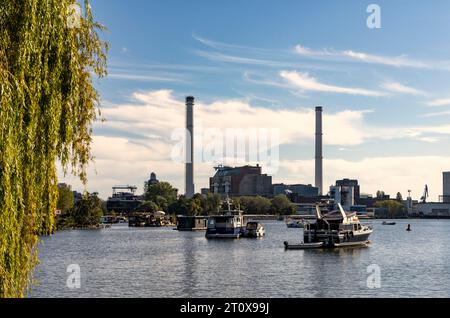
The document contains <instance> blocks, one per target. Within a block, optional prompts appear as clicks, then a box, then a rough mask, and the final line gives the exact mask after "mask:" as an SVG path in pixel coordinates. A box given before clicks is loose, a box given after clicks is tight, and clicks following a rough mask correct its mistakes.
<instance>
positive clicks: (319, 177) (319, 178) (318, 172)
mask: <svg viewBox="0 0 450 318" xmlns="http://www.w3.org/2000/svg"><path fill="white" fill-rule="evenodd" d="M315 168H316V169H315V177H316V180H315V181H316V187H317V188H319V195H322V194H323V155H322V107H321V106H318V107H316V161H315Z"/></svg>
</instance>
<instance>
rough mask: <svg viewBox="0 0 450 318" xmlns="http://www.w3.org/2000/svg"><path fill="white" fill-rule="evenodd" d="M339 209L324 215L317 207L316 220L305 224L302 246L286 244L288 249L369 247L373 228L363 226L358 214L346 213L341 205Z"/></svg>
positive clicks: (317, 206)
mask: <svg viewBox="0 0 450 318" xmlns="http://www.w3.org/2000/svg"><path fill="white" fill-rule="evenodd" d="M337 207H338V209H337V210H334V211H331V212H329V213H327V214H325V215H322V212H321V209H320V206H319V205H316V214H317V215H316V220H315V222H311V223H310V222H307V223H306V224H305V226H304V230H303V242H302V243H300V244H289V243H288V242H284V245H285V247H286V249H308V248H337V247H348V246H361V245H367V244H368V243H369V236H370V234H372V232H373V230H372V227H370V226H368V225H362V224H361V223H360V221H359V219H358V216H357V215H356V213H348V212H345V211H344V209H343V208H342V206H341V205H340V204H339V203H338V204H337Z"/></svg>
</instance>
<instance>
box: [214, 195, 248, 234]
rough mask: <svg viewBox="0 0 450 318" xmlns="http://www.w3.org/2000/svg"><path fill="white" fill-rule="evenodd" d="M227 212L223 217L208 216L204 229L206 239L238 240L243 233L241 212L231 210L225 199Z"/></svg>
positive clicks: (228, 201)
mask: <svg viewBox="0 0 450 318" xmlns="http://www.w3.org/2000/svg"><path fill="white" fill-rule="evenodd" d="M227 203H228V211H226V213H225V214H223V215H216V216H210V217H209V219H208V227H207V228H206V234H205V237H206V238H239V237H240V236H241V235H242V234H243V233H244V231H245V227H244V226H245V225H244V216H243V215H242V211H241V210H239V209H238V210H231V208H230V199H229V198H227Z"/></svg>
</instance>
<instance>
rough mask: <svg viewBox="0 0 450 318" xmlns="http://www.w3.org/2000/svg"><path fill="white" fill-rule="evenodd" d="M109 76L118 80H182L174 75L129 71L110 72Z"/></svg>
mask: <svg viewBox="0 0 450 318" xmlns="http://www.w3.org/2000/svg"><path fill="white" fill-rule="evenodd" d="M108 77H109V78H112V79H118V80H129V81H140V82H182V81H183V80H182V79H180V78H176V77H168V76H157V75H140V74H129V73H110V74H108Z"/></svg>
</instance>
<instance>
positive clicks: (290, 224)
mask: <svg viewBox="0 0 450 318" xmlns="http://www.w3.org/2000/svg"><path fill="white" fill-rule="evenodd" d="M286 226H287V227H288V228H290V229H293V228H300V229H301V228H303V226H304V224H303V222H302V221H298V220H291V219H289V221H288V222H287V223H286Z"/></svg>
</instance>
